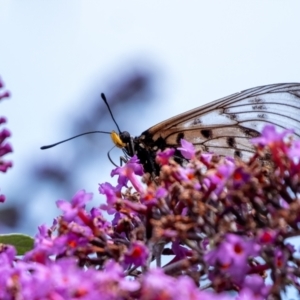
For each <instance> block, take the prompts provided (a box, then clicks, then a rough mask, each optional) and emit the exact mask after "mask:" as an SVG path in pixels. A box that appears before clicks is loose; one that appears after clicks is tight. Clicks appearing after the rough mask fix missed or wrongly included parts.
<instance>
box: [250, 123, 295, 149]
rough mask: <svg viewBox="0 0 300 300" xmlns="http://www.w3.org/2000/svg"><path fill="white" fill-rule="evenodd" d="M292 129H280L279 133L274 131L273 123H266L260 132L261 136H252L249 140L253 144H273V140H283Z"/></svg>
mask: <svg viewBox="0 0 300 300" xmlns="http://www.w3.org/2000/svg"><path fill="white" fill-rule="evenodd" d="M293 132H294V130H291V129H286V130H284V131H282V132H281V133H279V132H277V131H276V128H275V126H273V125H266V126H265V127H264V128H263V130H262V133H261V136H259V137H257V138H253V139H252V140H251V141H252V143H253V144H254V145H261V146H267V145H269V146H270V144H273V143H275V142H280V141H283V139H284V137H285V136H286V135H287V134H289V133H293Z"/></svg>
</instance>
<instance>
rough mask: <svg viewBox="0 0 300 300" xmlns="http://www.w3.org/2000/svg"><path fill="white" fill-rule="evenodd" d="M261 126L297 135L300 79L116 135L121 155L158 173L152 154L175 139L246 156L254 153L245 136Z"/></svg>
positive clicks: (177, 143) (299, 131) (256, 133)
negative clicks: (137, 133)
mask: <svg viewBox="0 0 300 300" xmlns="http://www.w3.org/2000/svg"><path fill="white" fill-rule="evenodd" d="M266 124H272V125H275V126H276V127H278V128H282V129H294V135H295V136H297V137H300V83H279V84H270V85H265V86H259V87H255V88H251V89H247V90H244V91H242V92H239V93H236V94H233V95H230V96H227V97H224V98H222V99H219V100H216V101H213V102H211V103H208V104H206V105H203V106H200V107H197V108H195V109H192V110H189V111H187V112H184V113H182V114H179V115H177V116H175V117H172V118H170V119H167V120H165V121H163V122H161V123H159V124H157V125H154V126H153V127H151V128H149V129H148V130H146V131H144V132H142V134H141V135H140V136H138V137H131V136H130V135H129V133H128V132H120V135H119V137H120V139H121V141H122V142H123V144H122V145H121V147H122V148H123V151H124V153H125V155H126V156H127V157H132V156H133V155H134V154H136V155H137V157H138V158H139V160H140V162H141V164H142V165H143V167H144V171H145V172H149V173H150V174H153V173H154V174H158V173H159V166H158V165H157V164H156V163H155V156H156V153H157V152H158V151H163V150H164V149H166V148H177V147H179V146H180V140H181V139H185V140H187V141H189V142H191V143H192V144H194V146H195V148H196V149H197V150H202V151H204V152H213V153H215V154H218V155H221V156H232V157H239V158H241V159H242V160H247V159H249V158H250V157H251V155H252V154H253V153H254V147H253V145H252V144H251V141H250V140H251V139H252V138H254V137H257V136H259V135H260V133H261V130H262V128H263V127H264V126H265V125H266ZM121 147H120V148H121ZM180 155H181V154H180V152H179V151H177V153H176V156H177V157H178V156H179V157H180ZM181 158H182V159H183V157H182V156H181Z"/></svg>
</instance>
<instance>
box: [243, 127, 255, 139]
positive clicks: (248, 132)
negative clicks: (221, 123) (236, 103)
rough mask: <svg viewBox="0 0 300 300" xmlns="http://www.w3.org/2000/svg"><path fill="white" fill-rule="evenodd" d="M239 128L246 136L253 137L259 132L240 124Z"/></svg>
mask: <svg viewBox="0 0 300 300" xmlns="http://www.w3.org/2000/svg"><path fill="white" fill-rule="evenodd" d="M239 128H240V130H241V131H242V132H243V133H244V134H245V135H246V136H247V137H250V138H252V137H253V138H254V137H258V136H260V133H259V132H258V131H256V130H254V129H251V128H246V127H242V126H240V127H239Z"/></svg>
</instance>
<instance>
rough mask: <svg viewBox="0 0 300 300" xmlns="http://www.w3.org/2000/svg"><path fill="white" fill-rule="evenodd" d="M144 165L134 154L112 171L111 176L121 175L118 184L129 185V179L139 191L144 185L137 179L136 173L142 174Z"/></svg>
mask: <svg viewBox="0 0 300 300" xmlns="http://www.w3.org/2000/svg"><path fill="white" fill-rule="evenodd" d="M143 174H144V172H143V166H142V165H141V164H140V163H139V160H138V158H137V157H136V155H134V156H133V157H132V158H130V160H129V161H128V162H127V163H126V165H125V166H123V167H117V168H116V169H114V170H113V171H112V172H111V176H112V177H113V176H115V175H119V178H118V184H119V185H120V186H124V187H127V183H128V181H130V182H131V184H132V185H133V186H134V188H135V189H136V190H137V191H138V192H142V191H143V186H142V185H141V183H140V181H139V180H138V179H137V177H136V175H139V176H142V175H143Z"/></svg>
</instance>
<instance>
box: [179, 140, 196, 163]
mask: <svg viewBox="0 0 300 300" xmlns="http://www.w3.org/2000/svg"><path fill="white" fill-rule="evenodd" d="M180 143H181V147H179V148H177V150H179V151H180V152H181V154H182V156H183V157H184V158H186V159H192V158H193V157H195V153H196V150H195V147H194V145H193V144H192V143H190V142H188V141H186V140H184V139H181V140H180Z"/></svg>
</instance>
